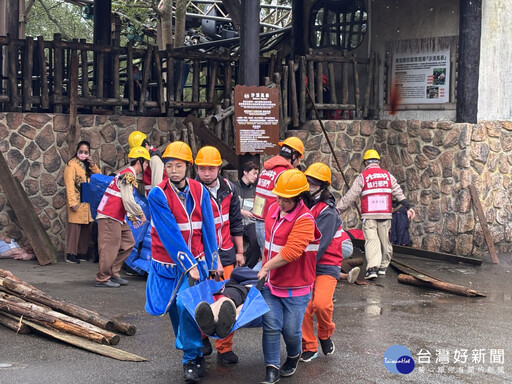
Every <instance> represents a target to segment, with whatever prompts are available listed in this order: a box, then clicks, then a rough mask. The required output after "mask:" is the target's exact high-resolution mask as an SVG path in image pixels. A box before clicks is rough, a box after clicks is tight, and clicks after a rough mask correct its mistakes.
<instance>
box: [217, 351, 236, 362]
mask: <svg viewBox="0 0 512 384" xmlns="http://www.w3.org/2000/svg"><path fill="white" fill-rule="evenodd" d="M217 360H220V361H222V362H224V363H228V364H236V363H238V356H237V355H236V353H235V352H233V351H227V352H224V353H220V352H217Z"/></svg>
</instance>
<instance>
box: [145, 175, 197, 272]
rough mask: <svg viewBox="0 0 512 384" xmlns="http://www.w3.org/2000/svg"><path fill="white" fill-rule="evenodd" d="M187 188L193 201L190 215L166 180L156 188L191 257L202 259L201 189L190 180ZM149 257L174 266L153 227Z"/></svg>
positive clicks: (195, 182)
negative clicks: (162, 193)
mask: <svg viewBox="0 0 512 384" xmlns="http://www.w3.org/2000/svg"><path fill="white" fill-rule="evenodd" d="M188 187H189V192H190V196H191V197H192V200H193V201H194V207H193V209H192V212H191V213H190V215H189V214H188V212H187V211H186V210H185V207H184V206H183V204H182V203H181V200H180V198H179V197H178V194H177V193H176V191H175V190H174V188H172V187H171V185H170V184H169V182H168V180H165V181H162V182H161V183H160V184H159V185H158V188H161V189H162V191H163V192H164V194H165V197H166V198H167V202H168V204H169V209H170V210H171V212H172V214H173V216H174V218H175V219H176V223H177V224H178V228H179V229H180V232H181V236H183V240H185V243H187V246H188V249H190V251H191V252H192V255H193V256H194V257H195V258H196V259H197V258H198V257H202V256H203V254H204V252H203V241H202V237H201V228H202V220H203V214H202V211H201V198H202V194H203V188H202V185H201V184H200V183H198V182H197V181H195V180H190V179H189V180H188ZM151 257H152V258H153V260H156V261H159V262H161V263H167V264H175V263H174V261H173V260H172V259H171V257H170V256H169V254H168V253H167V251H166V250H165V248H164V246H163V245H162V241H161V240H160V237H159V236H158V233H157V231H156V229H155V227H152V228H151Z"/></svg>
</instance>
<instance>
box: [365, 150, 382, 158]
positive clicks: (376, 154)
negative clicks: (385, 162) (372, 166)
mask: <svg viewBox="0 0 512 384" xmlns="http://www.w3.org/2000/svg"><path fill="white" fill-rule="evenodd" d="M363 160H380V156H379V152H377V151H376V150H375V149H369V150H367V151H366V152H365V153H364V156H363Z"/></svg>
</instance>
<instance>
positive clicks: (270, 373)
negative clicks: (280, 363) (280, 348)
mask: <svg viewBox="0 0 512 384" xmlns="http://www.w3.org/2000/svg"><path fill="white" fill-rule="evenodd" d="M266 368H267V374H266V375H265V380H263V381H260V384H276V383H277V382H279V369H278V368H276V367H274V366H273V365H267V367H266Z"/></svg>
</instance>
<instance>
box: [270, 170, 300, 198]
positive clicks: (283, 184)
mask: <svg viewBox="0 0 512 384" xmlns="http://www.w3.org/2000/svg"><path fill="white" fill-rule="evenodd" d="M308 190H309V183H308V180H307V179H306V175H304V174H303V173H302V172H301V171H299V170H298V169H288V170H286V171H284V172H283V173H281V174H280V175H279V177H278V178H277V181H276V186H275V187H274V189H273V190H272V193H273V194H274V195H277V196H280V197H284V198H285V199H289V198H290V197H295V196H298V195H300V194H301V193H302V192H306V191H308Z"/></svg>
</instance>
